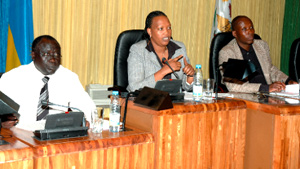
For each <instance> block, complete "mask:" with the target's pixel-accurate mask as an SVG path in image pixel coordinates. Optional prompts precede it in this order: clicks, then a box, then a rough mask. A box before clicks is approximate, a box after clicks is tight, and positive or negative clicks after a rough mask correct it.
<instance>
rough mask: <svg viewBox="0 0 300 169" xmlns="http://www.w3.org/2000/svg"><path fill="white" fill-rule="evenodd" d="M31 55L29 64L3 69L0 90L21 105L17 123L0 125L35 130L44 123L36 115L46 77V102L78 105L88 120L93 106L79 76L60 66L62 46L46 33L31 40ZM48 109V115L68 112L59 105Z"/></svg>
mask: <svg viewBox="0 0 300 169" xmlns="http://www.w3.org/2000/svg"><path fill="white" fill-rule="evenodd" d="M31 55H32V60H33V61H32V62H31V63H30V64H28V65H22V66H19V67H17V68H15V69H13V70H11V71H9V72H6V73H4V74H3V75H2V77H1V79H0V91H2V92H3V93H4V94H6V95H7V96H8V97H10V98H11V99H13V100H14V101H15V102H16V103H18V104H19V105H20V108H19V114H20V118H19V120H18V121H19V122H18V123H17V121H7V122H2V126H3V127H4V128H11V127H12V126H14V125H16V127H18V128H22V129H26V130H35V129H39V128H40V126H41V124H44V123H45V120H44V119H45V118H43V119H42V120H38V118H37V109H38V103H39V102H40V99H39V98H40V92H41V89H42V88H43V86H44V85H45V83H44V82H43V80H42V79H43V78H44V77H45V76H47V77H48V78H49V81H48V93H49V102H52V103H55V104H59V105H65V106H68V105H69V106H70V107H74V108H77V109H79V110H81V111H83V112H84V114H85V117H86V119H87V120H88V121H90V118H91V111H92V110H93V109H95V108H96V106H95V104H94V102H93V101H92V100H91V98H90V97H89V95H88V94H87V93H86V92H85V90H84V88H83V87H82V85H81V83H80V81H79V78H78V76H77V75H76V74H75V73H73V72H71V71H70V70H68V69H66V68H64V67H63V66H62V65H60V64H61V48H60V45H59V43H58V42H57V41H56V39H54V38H53V37H51V36H49V35H43V36H40V37H37V38H36V39H35V40H34V41H33V43H32V52H31ZM48 109H49V114H52V113H57V112H65V111H68V110H67V108H62V107H55V108H54V107H50V108H49V107H48ZM58 109H60V111H58ZM73 111H75V110H73ZM14 118H15V117H13V118H11V120H14ZM87 125H89V123H87Z"/></svg>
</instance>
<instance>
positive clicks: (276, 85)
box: [269, 81, 285, 92]
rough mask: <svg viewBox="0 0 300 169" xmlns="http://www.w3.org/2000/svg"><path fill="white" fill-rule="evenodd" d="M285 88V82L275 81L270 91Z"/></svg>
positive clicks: (279, 90)
mask: <svg viewBox="0 0 300 169" xmlns="http://www.w3.org/2000/svg"><path fill="white" fill-rule="evenodd" d="M283 90H285V84H284V83H283V82H279V81H278V82H274V83H272V84H270V86H269V92H281V91H283Z"/></svg>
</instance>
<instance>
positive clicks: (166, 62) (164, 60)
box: [162, 57, 179, 79]
mask: <svg viewBox="0 0 300 169" xmlns="http://www.w3.org/2000/svg"><path fill="white" fill-rule="evenodd" d="M162 62H163V63H164V64H166V65H168V66H169V68H170V69H171V70H172V72H173V74H174V75H175V76H176V78H177V79H179V76H178V75H177V73H176V72H175V71H174V70H173V69H172V67H171V66H170V65H169V62H168V60H167V59H166V58H165V57H163V58H162Z"/></svg>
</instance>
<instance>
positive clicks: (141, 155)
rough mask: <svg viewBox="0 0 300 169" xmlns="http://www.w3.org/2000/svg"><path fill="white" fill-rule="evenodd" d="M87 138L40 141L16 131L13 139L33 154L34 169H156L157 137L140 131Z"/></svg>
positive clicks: (105, 132) (26, 133)
mask: <svg viewBox="0 0 300 169" xmlns="http://www.w3.org/2000/svg"><path fill="white" fill-rule="evenodd" d="M130 129H132V130H131V131H125V132H119V133H111V132H109V131H107V130H105V131H103V132H102V133H101V134H94V133H89V136H87V137H79V138H69V139H59V140H49V141H38V140H36V139H33V138H32V135H33V134H32V132H29V131H24V130H21V129H14V130H13V131H12V132H13V135H15V136H16V137H17V138H18V139H19V140H21V141H23V142H24V143H26V144H28V145H29V146H30V147H32V150H33V159H34V166H33V168H42V169H48V168H51V169H52V168H53V169H60V168H63V169H69V168H80V169H81V168H86V169H90V168H97V169H141V168H142V169H144V168H145V169H153V165H154V164H153V163H154V142H153V135H152V134H151V133H149V132H144V131H142V130H138V129H133V128H130Z"/></svg>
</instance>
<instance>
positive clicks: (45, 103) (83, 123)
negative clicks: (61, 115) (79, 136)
mask: <svg viewBox="0 0 300 169" xmlns="http://www.w3.org/2000/svg"><path fill="white" fill-rule="evenodd" d="M41 103H42V105H43V106H59V107H64V108H68V111H69V109H70V108H71V109H74V110H77V111H79V112H83V111H81V110H80V109H78V108H75V107H70V106H65V105H60V104H55V103H52V102H49V101H46V100H42V101H41ZM82 126H83V127H84V126H86V124H85V117H84V116H83V119H82Z"/></svg>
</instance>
